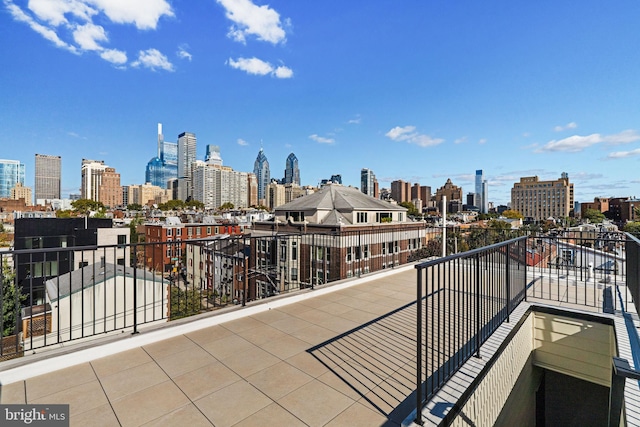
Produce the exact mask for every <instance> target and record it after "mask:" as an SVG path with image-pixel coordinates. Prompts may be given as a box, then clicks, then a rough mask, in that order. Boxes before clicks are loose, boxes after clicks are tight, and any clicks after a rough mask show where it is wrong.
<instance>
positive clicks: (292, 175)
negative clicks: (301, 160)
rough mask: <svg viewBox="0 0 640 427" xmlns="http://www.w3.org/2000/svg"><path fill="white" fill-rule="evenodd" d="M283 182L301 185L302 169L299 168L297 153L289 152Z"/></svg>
mask: <svg viewBox="0 0 640 427" xmlns="http://www.w3.org/2000/svg"><path fill="white" fill-rule="evenodd" d="M282 183H283V184H298V185H300V169H298V158H297V157H296V155H295V154H293V153H291V154H289V157H287V162H286V164H285V168H284V179H283V180H282Z"/></svg>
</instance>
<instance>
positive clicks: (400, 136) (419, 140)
mask: <svg viewBox="0 0 640 427" xmlns="http://www.w3.org/2000/svg"><path fill="white" fill-rule="evenodd" d="M415 130H416V127H415V126H404V127H400V126H396V127H394V128H393V129H391V130H390V131H389V132H387V133H386V134H385V136H386V137H388V138H389V139H392V140H394V141H407V142H408V143H409V144H416V145H418V146H420V147H431V146H433V145H438V144H441V143H443V142H444V139H441V138H432V137H431V136H429V135H425V134H420V133H418V132H415Z"/></svg>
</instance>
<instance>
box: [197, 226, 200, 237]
mask: <svg viewBox="0 0 640 427" xmlns="http://www.w3.org/2000/svg"><path fill="white" fill-rule="evenodd" d="M200 231H201V230H200V227H198V228H196V236H199V235H200Z"/></svg>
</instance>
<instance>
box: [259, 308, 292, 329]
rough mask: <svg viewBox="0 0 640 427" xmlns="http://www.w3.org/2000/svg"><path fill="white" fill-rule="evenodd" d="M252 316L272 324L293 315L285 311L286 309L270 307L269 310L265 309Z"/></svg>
mask: <svg viewBox="0 0 640 427" xmlns="http://www.w3.org/2000/svg"><path fill="white" fill-rule="evenodd" d="M251 317H253V318H254V319H256V320H259V321H260V322H262V323H264V324H266V325H271V324H272V323H273V322H277V321H278V320H283V319H288V318H290V317H291V316H290V315H288V314H287V313H285V312H284V311H281V310H278V309H275V310H273V309H269V310H267V311H263V312H262V313H258V314H254V315H252V316H251Z"/></svg>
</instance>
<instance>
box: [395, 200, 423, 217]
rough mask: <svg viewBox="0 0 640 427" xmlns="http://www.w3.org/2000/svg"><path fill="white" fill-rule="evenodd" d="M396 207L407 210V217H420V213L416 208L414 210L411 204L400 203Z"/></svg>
mask: <svg viewBox="0 0 640 427" xmlns="http://www.w3.org/2000/svg"><path fill="white" fill-rule="evenodd" d="M398 205H399V206H402V207H403V208H407V215H409V216H419V215H420V211H419V210H418V208H416V206H415V205H414V204H413V203H411V202H400V203H398Z"/></svg>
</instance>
